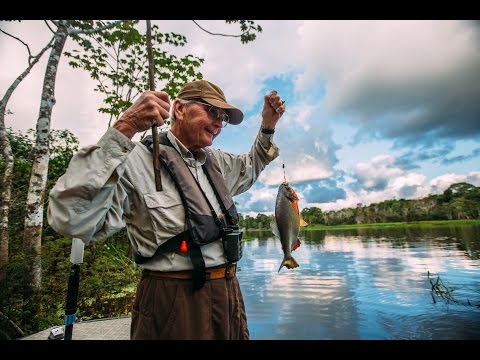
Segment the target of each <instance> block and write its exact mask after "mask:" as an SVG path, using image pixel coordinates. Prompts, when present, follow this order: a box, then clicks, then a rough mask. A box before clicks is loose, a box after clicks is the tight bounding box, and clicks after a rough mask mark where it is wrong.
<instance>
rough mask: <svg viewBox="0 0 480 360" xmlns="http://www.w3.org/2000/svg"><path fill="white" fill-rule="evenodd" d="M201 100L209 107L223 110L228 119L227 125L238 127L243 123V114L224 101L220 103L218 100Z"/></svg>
mask: <svg viewBox="0 0 480 360" xmlns="http://www.w3.org/2000/svg"><path fill="white" fill-rule="evenodd" d="M202 99H203V100H205V101H206V102H208V103H209V104H210V105H213V106H216V107H218V108H220V109H224V110H225V112H226V113H227V115H228V117H229V122H228V123H229V124H232V125H238V124H240V123H241V122H242V121H243V112H241V111H240V110H239V109H237V108H236V107H235V106H233V105H230V104H229V103H226V102H224V101H220V100H218V99H211V98H204V97H202Z"/></svg>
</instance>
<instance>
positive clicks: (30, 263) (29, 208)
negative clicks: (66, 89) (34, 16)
mask: <svg viewBox="0 0 480 360" xmlns="http://www.w3.org/2000/svg"><path fill="white" fill-rule="evenodd" d="M67 30H68V22H66V21H59V23H58V28H57V31H56V32H55V35H54V43H53V46H52V51H51V52H50V57H49V59H48V63H47V68H46V71H45V78H44V81H43V89H42V98H41V103H40V111H39V116H38V120H37V129H36V140H35V147H34V148H33V155H34V159H33V164H32V174H31V177H30V183H29V188H28V194H27V204H26V216H25V232H24V238H23V246H24V251H25V259H26V263H27V268H28V273H27V279H26V280H27V281H26V285H27V286H31V285H33V287H34V289H35V290H37V291H38V290H40V288H41V279H42V278H41V245H42V226H43V202H44V195H45V188H46V184H47V176H48V162H49V156H50V151H49V140H48V137H49V134H50V119H51V115H52V108H53V105H55V96H54V90H55V78H56V75H57V69H58V64H59V61H60V57H61V55H62V52H63V47H64V45H65V42H66V40H67V37H68V31H67Z"/></svg>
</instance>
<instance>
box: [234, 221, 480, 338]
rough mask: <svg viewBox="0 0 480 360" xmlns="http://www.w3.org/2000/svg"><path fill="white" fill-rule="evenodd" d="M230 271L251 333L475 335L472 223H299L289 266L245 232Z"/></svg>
mask: <svg viewBox="0 0 480 360" xmlns="http://www.w3.org/2000/svg"><path fill="white" fill-rule="evenodd" d="M247 235H253V236H255V240H251V241H247V242H245V246H244V250H243V257H242V259H241V260H240V262H239V267H240V271H239V272H238V273H237V275H238V278H239V282H240V286H241V288H242V292H243V296H244V301H245V306H246V311H247V318H248V324H249V329H250V338H251V339H258V340H260V339H272V340H280V339H292V340H312V339H315V340H317V339H318V340H327V339H334V340H358V339H360V340H379V339H391V340H393V339H394V340H397V339H421V340H429V339H435V340H437V339H452V340H460V339H468V340H472V339H477V340H480V226H478V225H468V226H441V227H440V226H439V227H432V228H421V227H418V228H395V229H389V230H385V229H359V230H349V231H345V230H343V231H330V230H329V231H304V232H302V233H301V235H300V240H301V241H302V245H301V246H300V247H299V248H298V249H297V250H295V251H294V252H293V256H294V257H295V259H296V260H297V262H298V263H299V264H300V266H299V267H298V268H296V269H286V268H285V267H283V268H282V269H281V270H280V272H278V268H279V266H280V263H281V261H282V258H283V253H282V250H281V245H280V241H279V240H278V239H275V238H274V237H273V235H272V234H271V233H270V232H255V233H250V234H249V233H247Z"/></svg>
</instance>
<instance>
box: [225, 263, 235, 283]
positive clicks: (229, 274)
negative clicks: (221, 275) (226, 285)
mask: <svg viewBox="0 0 480 360" xmlns="http://www.w3.org/2000/svg"><path fill="white" fill-rule="evenodd" d="M236 268H237V264H228V265H227V268H226V269H225V278H226V279H227V280H230V279H233V278H234V277H235V270H236Z"/></svg>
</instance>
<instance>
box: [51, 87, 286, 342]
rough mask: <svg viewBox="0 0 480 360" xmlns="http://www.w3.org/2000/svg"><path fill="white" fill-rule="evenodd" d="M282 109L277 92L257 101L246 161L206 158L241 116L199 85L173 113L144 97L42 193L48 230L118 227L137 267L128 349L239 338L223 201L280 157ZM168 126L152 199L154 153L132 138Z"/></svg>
mask: <svg viewBox="0 0 480 360" xmlns="http://www.w3.org/2000/svg"><path fill="white" fill-rule="evenodd" d="M284 111H285V102H284V101H282V100H281V99H280V97H279V96H278V95H277V92H276V91H272V92H271V93H270V94H268V95H266V96H265V98H264V105H263V111H262V121H261V127H260V130H259V133H258V135H257V137H256V139H255V141H254V143H253V145H252V148H251V150H250V151H249V152H248V153H247V154H243V155H236V154H231V153H226V152H223V151H221V150H217V149H213V148H210V146H211V145H212V143H213V140H214V139H215V138H216V137H217V136H218V135H219V134H220V132H221V131H222V128H223V127H224V126H226V125H227V124H232V125H238V124H240V123H241V122H242V120H243V113H242V112H241V111H240V110H239V109H237V108H236V107H235V106H233V105H231V104H229V103H228V102H227V100H226V98H225V95H224V93H223V91H222V90H221V89H220V88H219V87H218V86H216V85H215V84H212V83H211V82H209V81H206V80H197V81H192V82H189V83H187V84H186V85H185V86H184V87H183V88H182V89H181V90H180V92H179V93H178V95H177V98H176V99H175V100H174V102H173V105H172V106H170V100H169V98H168V95H167V94H166V93H165V92H156V91H147V92H145V93H143V94H142V95H141V96H140V97H139V99H138V100H137V101H136V102H135V103H134V104H133V105H132V106H131V107H130V108H129V109H127V110H126V111H125V112H124V113H123V115H122V116H121V117H120V118H119V119H118V120H117V121H116V122H115V124H114V125H113V127H111V128H109V129H108V130H107V132H106V133H105V134H104V135H103V136H102V138H101V139H100V140H99V141H98V143H97V144H96V145H92V146H87V147H84V148H82V149H81V150H80V151H79V152H78V153H77V154H75V156H74V157H73V158H72V160H71V162H70V165H69V167H68V169H67V171H66V173H65V174H64V175H63V176H62V177H61V178H60V179H59V180H58V182H57V184H56V185H55V187H54V188H53V189H52V191H51V193H50V195H49V196H50V199H49V207H48V222H49V223H50V225H51V226H52V227H53V228H54V229H55V230H56V231H57V232H58V233H60V234H63V235H67V236H73V237H77V238H80V239H82V240H83V241H84V242H85V243H87V244H88V243H89V242H90V241H96V240H101V239H105V238H106V237H108V236H110V235H112V234H114V233H115V232H117V231H119V230H121V229H122V228H123V227H125V226H126V228H127V232H128V237H129V240H130V242H131V244H132V247H133V249H134V253H135V262H136V263H137V264H138V266H140V267H142V268H143V274H142V278H141V280H140V282H139V284H138V287H137V293H136V298H135V302H134V304H133V307H132V325H131V332H130V335H131V339H248V338H249V331H248V326H247V319H246V314H245V306H244V303H243V297H242V293H241V291H240V287H239V284H238V281H237V277H236V275H235V272H236V262H237V261H238V260H239V259H240V257H241V254H242V236H241V235H242V233H241V230H239V228H238V216H237V212H236V209H235V205H234V202H233V200H232V196H234V195H237V194H240V193H243V192H245V191H247V190H248V189H249V188H250V187H251V186H252V184H253V183H254V182H255V181H256V179H257V178H258V176H259V174H260V172H261V171H262V170H263V169H264V168H265V166H266V165H267V164H268V163H270V162H271V161H272V160H273V159H275V158H276V157H277V156H278V148H277V147H276V146H275V144H274V143H273V142H272V136H273V133H274V128H275V125H276V123H277V121H278V120H279V118H280V117H281V116H282V114H283V113H284ZM169 116H170V121H171V129H170V130H168V131H166V132H162V133H160V136H159V138H160V145H159V149H158V151H159V157H160V164H161V167H160V171H161V172H160V178H161V185H162V189H161V191H157V190H156V186H155V176H154V169H153V165H152V163H153V160H152V159H153V158H152V156H153V155H152V153H153V151H152V150H153V144H152V141H151V139H150V138H149V137H146V138H145V139H144V140H142V142H138V143H136V142H133V141H132V140H131V139H132V138H133V136H134V135H135V134H137V133H142V132H144V131H145V130H148V129H150V128H151V126H152V125H154V124H156V125H163V124H164V121H165V119H167V118H168V117H169Z"/></svg>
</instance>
